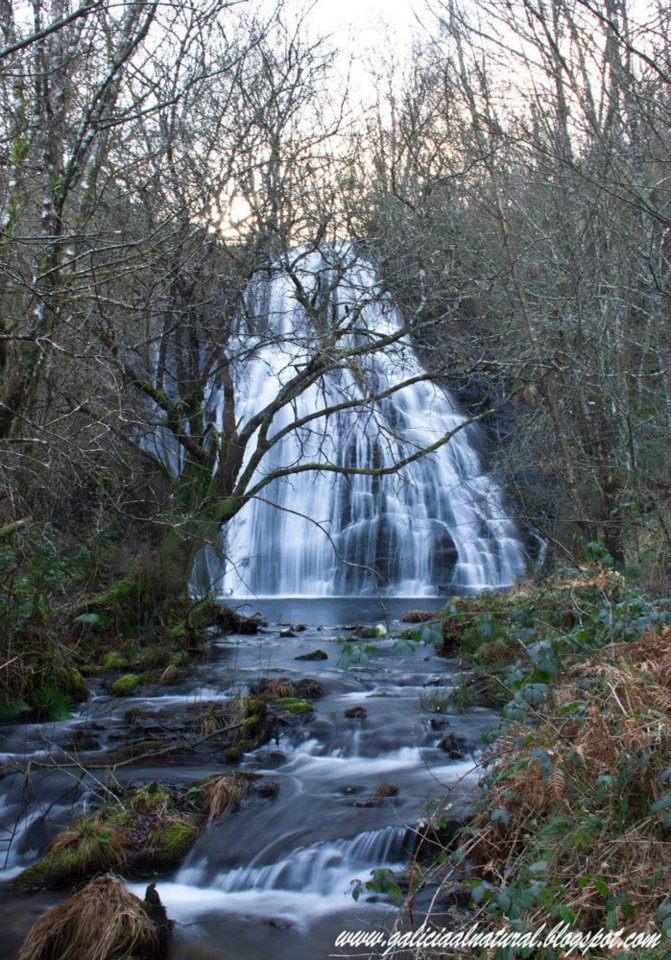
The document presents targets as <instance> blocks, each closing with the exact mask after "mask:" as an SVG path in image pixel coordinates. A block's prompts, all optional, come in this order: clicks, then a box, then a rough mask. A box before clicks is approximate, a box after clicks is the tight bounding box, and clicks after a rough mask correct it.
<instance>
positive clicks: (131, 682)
mask: <svg viewBox="0 0 671 960" xmlns="http://www.w3.org/2000/svg"><path fill="white" fill-rule="evenodd" d="M139 683H140V678H139V677H138V675H137V674H136V673H126V674H124V675H123V677H119V678H118V679H117V680H115V681H114V683H112V684H111V686H110V690H111V691H112V693H113V694H114V696H115V697H129V696H130V695H131V694H132V693H133V692H134V690H135V688H136V687H137V685H138V684H139Z"/></svg>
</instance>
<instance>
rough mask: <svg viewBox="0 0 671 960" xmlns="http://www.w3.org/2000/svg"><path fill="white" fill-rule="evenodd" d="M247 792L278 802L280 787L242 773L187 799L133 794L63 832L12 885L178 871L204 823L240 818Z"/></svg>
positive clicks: (157, 787) (159, 792)
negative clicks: (105, 873)
mask: <svg viewBox="0 0 671 960" xmlns="http://www.w3.org/2000/svg"><path fill="white" fill-rule="evenodd" d="M248 789H251V790H253V792H254V793H255V794H256V795H257V796H261V797H272V796H274V794H275V792H276V790H277V787H276V784H275V783H274V781H266V780H265V778H263V777H261V776H260V775H249V774H238V773H235V774H226V775H224V776H221V775H216V776H213V777H208V778H205V779H204V780H201V781H197V782H196V783H195V784H194V785H193V786H192V787H190V788H189V789H188V790H187V791H186V793H181V792H179V791H176V790H174V789H169V788H167V787H164V786H162V785H161V784H158V783H149V784H147V785H146V786H144V787H140V788H135V789H131V790H127V791H125V792H123V793H122V794H121V795H120V797H119V799H118V802H115V803H108V804H105V805H103V806H102V807H100V808H99V809H97V810H95V811H94V812H93V813H90V814H88V815H87V816H85V817H82V818H81V819H79V820H77V821H75V823H73V824H72V826H70V827H68V828H66V829H65V830H63V831H61V833H59V834H58V835H57V836H56V837H55V838H54V840H52V842H51V843H50V844H49V847H48V848H47V850H46V852H45V854H44V856H43V857H42V858H41V859H40V860H39V861H38V862H37V863H35V864H33V865H32V866H30V867H28V868H27V869H26V870H24V871H23V872H22V873H20V874H19V875H18V877H16V878H15V879H14V881H13V882H14V884H15V885H16V886H18V887H22V888H37V887H49V888H59V887H64V886H69V885H71V884H72V883H75V882H77V881H79V880H83V879H86V878H89V877H92V876H95V874H97V873H101V872H103V871H106V870H122V871H123V874H124V876H127V877H132V878H137V879H142V878H144V877H149V876H152V875H154V874H156V873H159V872H165V871H167V870H172V869H174V868H176V867H177V866H179V864H180V863H181V862H182V860H183V859H184V857H185V856H186V854H187V853H188V851H189V850H190V848H191V847H192V846H193V844H194V842H195V841H196V839H197V837H198V834H199V833H200V831H201V830H202V828H203V827H204V825H205V823H206V822H208V821H212V820H215V819H220V818H221V817H223V816H226V815H227V814H228V813H232V812H235V811H237V810H239V808H240V804H241V803H242V800H243V799H244V797H245V795H246V794H247V792H248Z"/></svg>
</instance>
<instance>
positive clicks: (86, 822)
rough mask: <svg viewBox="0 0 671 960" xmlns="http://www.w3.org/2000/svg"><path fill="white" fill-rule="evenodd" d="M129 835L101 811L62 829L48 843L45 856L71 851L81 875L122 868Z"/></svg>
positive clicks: (65, 853)
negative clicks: (111, 823) (110, 821)
mask: <svg viewBox="0 0 671 960" xmlns="http://www.w3.org/2000/svg"><path fill="white" fill-rule="evenodd" d="M125 847H126V838H125V837H124V835H123V833H122V832H121V831H120V830H118V829H117V828H116V827H114V826H112V825H110V823H109V820H108V818H107V817H106V816H105V815H104V814H102V813H98V814H95V815H94V816H93V817H86V818H85V819H83V820H80V821H78V822H77V823H74V824H73V825H72V826H71V827H68V828H67V829H66V830H62V831H61V833H59V834H58V836H57V837H55V839H54V840H53V841H52V842H51V844H50V845H49V847H48V849H47V851H46V854H45V856H46V857H49V856H53V855H61V856H62V855H67V854H68V853H72V854H73V855H74V856H75V857H76V860H77V863H78V866H79V873H80V875H81V876H89V875H90V874H92V873H101V872H103V871H105V870H110V869H113V868H116V867H119V866H120V865H121V864H122V863H123V862H124V861H125V859H126V850H125Z"/></svg>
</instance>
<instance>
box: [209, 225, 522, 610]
mask: <svg viewBox="0 0 671 960" xmlns="http://www.w3.org/2000/svg"><path fill="white" fill-rule="evenodd" d="M296 278H298V280H299V286H300V288H302V295H301V296H299V295H298V294H297V283H296ZM301 301H302V302H301ZM306 307H307V308H306ZM312 307H314V309H312ZM244 313H245V315H244V317H243V318H241V319H240V325H239V331H238V338H239V344H240V354H241V355H242V354H243V353H244V356H245V358H244V360H241V361H240V362H238V363H237V365H236V367H235V370H234V374H233V376H234V382H235V391H236V409H235V416H236V422H237V424H238V429H240V427H241V426H243V425H244V424H245V423H246V422H248V420H249V418H250V417H252V416H253V415H254V414H255V413H257V412H258V411H259V410H260V409H262V408H263V407H264V406H265V405H266V404H267V403H268V402H270V401H271V400H272V399H273V398H274V397H275V396H276V394H277V392H278V389H279V385H282V384H286V383H287V381H288V380H289V379H290V377H291V376H293V375H295V371H296V370H298V369H300V368H301V366H302V365H305V364H306V363H307V362H308V360H309V359H310V357H311V356H313V355H314V351H315V344H316V343H322V342H323V341H324V339H325V336H326V335H325V331H326V332H328V330H329V329H333V326H334V325H343V324H348V323H349V324H350V331H349V333H348V334H347V338H346V339H345V340H342V339H341V340H338V341H337V346H338V347H340V348H342V347H343V345H345V346H347V347H351V346H352V345H356V346H358V345H360V344H363V345H366V344H370V343H372V342H374V341H375V340H377V339H380V338H385V337H393V335H394V334H395V333H396V332H397V331H398V330H399V329H401V328H402V327H403V326H404V320H403V316H402V315H401V313H400V311H399V310H398V308H397V307H395V306H394V304H393V302H392V301H391V298H390V297H389V296H388V295H387V294H384V293H383V292H381V290H380V288H379V281H378V278H377V276H376V272H375V270H374V268H373V266H372V265H371V264H370V263H368V262H366V261H364V260H362V259H361V258H360V257H358V256H357V255H356V253H355V252H354V247H353V245H352V244H339V245H336V246H335V247H334V248H330V249H328V250H326V251H324V250H322V251H319V252H307V251H303V252H300V253H298V254H296V256H295V257H294V266H293V268H292V270H290V271H289V270H282V269H277V270H275V271H273V272H272V275H270V276H269V277H268V278H256V279H255V280H254V281H253V282H252V284H250V289H249V292H248V295H247V301H246V310H245V312H244ZM317 315H318V316H319V317H320V318H322V319H321V320H315V319H314V317H315V316H317ZM311 317H312V318H311ZM331 349H336V348H335V347H334V346H333V343H331ZM422 373H423V368H422V366H421V364H420V361H419V359H418V357H417V355H416V353H415V351H414V349H413V347H412V344H411V343H410V341H409V339H408V337H407V336H406V337H403V338H402V339H401V340H400V341H397V342H396V343H393V344H391V345H389V346H386V347H384V348H383V349H380V350H379V351H376V352H368V353H366V354H365V355H363V356H362V357H361V359H360V362H359V363H358V364H357V365H353V364H352V363H349V362H347V363H343V366H342V367H340V368H338V369H336V370H334V371H333V372H329V373H327V374H325V375H323V376H322V377H321V379H320V380H318V381H317V382H316V383H314V384H313V385H312V386H310V387H309V388H308V389H307V390H305V391H304V392H303V393H302V394H301V395H300V396H298V397H297V398H296V399H294V400H293V401H292V402H291V403H290V404H287V405H285V406H284V407H283V408H282V409H281V410H279V411H278V412H277V413H276V415H275V417H274V419H273V421H272V426H271V429H270V431H269V437H270V438H272V437H273V436H275V435H277V433H278V432H280V431H281V430H283V429H284V428H286V427H287V426H288V425H290V424H291V423H293V422H294V421H296V420H299V419H302V418H305V417H309V416H310V415H311V414H314V413H315V412H316V411H318V410H322V409H324V408H325V407H334V406H337V405H339V404H342V403H344V402H347V401H352V400H356V401H359V405H358V406H357V407H356V408H354V409H341V410H334V411H333V412H332V413H331V414H330V415H329V416H327V417H321V418H318V419H314V420H311V421H309V422H308V423H306V424H305V425H304V426H302V427H300V428H299V429H296V430H291V431H288V432H287V433H286V435H285V436H283V437H282V439H281V440H279V441H278V442H277V443H276V444H275V445H274V446H271V447H270V449H269V450H268V451H267V453H266V454H265V456H264V458H263V460H262V461H261V463H260V464H259V466H258V467H257V469H256V474H255V480H258V479H260V478H261V477H263V476H264V475H267V474H268V473H269V472H273V471H276V470H278V469H282V468H285V467H290V466H292V465H297V464H300V463H312V462H319V463H323V464H331V465H334V466H335V467H346V468H352V467H354V468H367V469H370V468H371V467H373V468H383V469H384V468H390V467H392V466H393V465H394V464H396V463H398V461H399V460H401V459H402V458H404V457H407V456H408V455H409V454H411V453H412V452H413V451H415V450H418V449H420V448H425V447H427V446H429V445H431V444H433V443H436V442H437V441H439V440H440V438H441V437H443V436H444V435H445V434H446V433H448V432H449V431H451V430H454V429H455V428H456V427H459V425H460V424H462V423H464V421H465V417H464V414H463V413H462V412H461V411H460V410H459V408H458V406H457V404H456V402H455V400H454V398H453V397H452V396H451V394H450V393H449V391H448V390H446V389H445V388H443V387H442V386H440V385H437V384H436V383H435V382H431V381H428V380H421V379H418V380H417V381H416V382H413V383H412V384H409V385H407V386H404V387H402V388H400V389H398V390H396V391H394V388H395V387H399V385H401V384H403V383H405V382H406V381H407V380H409V379H411V378H416V377H420V376H421V374H422ZM371 391H375V392H376V393H377V394H379V393H383V392H385V391H392V392H390V393H389V395H388V396H386V397H384V398H382V399H379V400H377V401H376V402H375V403H370V402H366V398H367V397H368V396H370V393H371ZM210 412H211V416H212V419H213V420H214V422H215V423H216V425H217V427H218V428H221V426H222V424H223V417H224V391H223V389H222V388H221V387H220V386H219V385H218V384H217V383H216V382H214V381H213V383H212V392H211V408H210ZM482 445H483V444H482V436H481V433H480V431H479V429H478V428H477V427H476V426H474V425H468V426H465V427H463V428H462V429H460V430H459V431H458V432H457V433H456V434H455V435H454V436H453V437H452V439H451V440H450V441H449V442H448V443H445V444H444V445H442V446H440V447H438V449H436V450H435V451H434V452H433V453H431V454H429V455H426V456H423V457H421V458H420V459H418V460H416V461H414V462H412V463H410V464H408V465H407V466H405V467H404V468H402V469H401V470H400V471H398V472H393V473H386V474H382V475H365V474H354V475H351V474H350V475H345V474H342V473H337V472H328V471H326V470H323V471H319V472H316V471H307V472H303V473H298V474H295V475H293V476H288V477H284V478H281V479H275V480H273V481H272V482H271V483H270V484H269V485H268V486H266V487H265V488H264V489H263V490H262V492H261V495H260V497H259V498H257V499H255V500H253V501H252V502H250V503H248V504H247V505H246V506H245V507H244V508H243V509H242V510H241V511H240V512H239V513H238V515H237V516H236V517H235V518H234V519H233V520H232V521H231V522H229V523H228V524H227V525H226V528H225V530H222V551H221V553H218V554H217V553H215V551H214V550H211V549H208V550H204V551H202V553H201V556H200V558H199V560H198V562H197V565H196V571H195V573H194V582H196V583H197V584H199V585H200V586H201V589H202V585H205V587H206V588H207V587H209V588H211V589H213V590H214V592H215V593H218V594H220V595H229V596H234V597H249V596H301V595H302V596H340V595H351V594H366V593H375V592H380V593H381V594H384V595H388V596H394V595H395V596H407V597H410V596H415V597H420V596H436V595H440V594H443V593H444V592H446V591H449V592H455V591H462V592H475V591H478V590H482V589H484V588H497V587H506V586H509V585H510V584H511V583H512V582H513V581H514V580H515V579H516V578H517V577H518V576H519V575H520V574H522V573H523V572H524V570H525V567H526V562H527V558H526V553H525V550H524V546H523V543H522V540H521V536H520V532H519V530H518V528H517V526H516V524H515V523H514V522H513V521H512V520H511V519H510V518H509V517H508V516H507V514H506V510H505V507H504V503H503V494H502V491H501V488H500V487H499V485H498V484H497V483H496V482H495V480H494V479H493V478H492V477H491V476H489V475H488V474H487V473H486V471H485V469H484V466H483V461H482V458H481V455H480V453H479V448H480V449H481V448H482ZM243 469H244V468H243ZM224 558H225V559H224Z"/></svg>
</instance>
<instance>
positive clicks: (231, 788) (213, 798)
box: [203, 773, 249, 823]
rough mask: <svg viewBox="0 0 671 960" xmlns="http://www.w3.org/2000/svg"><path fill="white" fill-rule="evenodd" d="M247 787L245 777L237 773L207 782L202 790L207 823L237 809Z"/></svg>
mask: <svg viewBox="0 0 671 960" xmlns="http://www.w3.org/2000/svg"><path fill="white" fill-rule="evenodd" d="M248 789H249V782H248V780H247V778H246V777H244V776H242V775H241V774H239V773H229V774H226V776H224V777H219V778H218V779H217V780H212V781H211V782H210V783H208V784H207V786H206V787H205V790H204V791H203V808H204V810H205V812H206V813H207V817H208V823H212V821H213V820H221V819H222V817H225V816H227V815H228V814H229V813H234V812H235V811H236V810H239V809H240V804H241V803H242V801H243V800H244V798H245V796H246V795H247V790H248Z"/></svg>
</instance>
